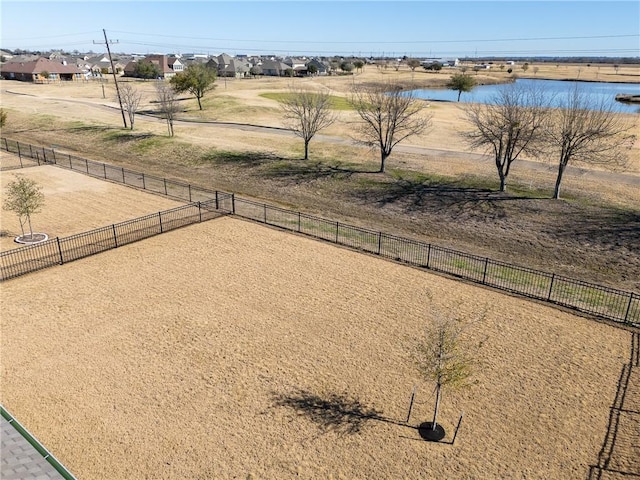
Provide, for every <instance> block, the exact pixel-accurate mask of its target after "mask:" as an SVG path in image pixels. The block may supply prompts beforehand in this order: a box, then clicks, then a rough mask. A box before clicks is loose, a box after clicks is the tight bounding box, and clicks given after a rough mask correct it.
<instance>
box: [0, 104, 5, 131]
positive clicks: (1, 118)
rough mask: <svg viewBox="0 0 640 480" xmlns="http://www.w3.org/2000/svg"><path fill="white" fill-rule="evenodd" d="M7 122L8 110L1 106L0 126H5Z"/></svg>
mask: <svg viewBox="0 0 640 480" xmlns="http://www.w3.org/2000/svg"><path fill="white" fill-rule="evenodd" d="M5 123H7V112H6V111H5V109H4V108H0V128H2V127H4V124H5Z"/></svg>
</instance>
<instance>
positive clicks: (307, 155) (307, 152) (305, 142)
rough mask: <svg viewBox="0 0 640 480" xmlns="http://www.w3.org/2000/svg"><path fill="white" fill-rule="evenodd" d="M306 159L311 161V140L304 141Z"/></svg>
mask: <svg viewBox="0 0 640 480" xmlns="http://www.w3.org/2000/svg"><path fill="white" fill-rule="evenodd" d="M304 159H305V160H309V140H305V141H304Z"/></svg>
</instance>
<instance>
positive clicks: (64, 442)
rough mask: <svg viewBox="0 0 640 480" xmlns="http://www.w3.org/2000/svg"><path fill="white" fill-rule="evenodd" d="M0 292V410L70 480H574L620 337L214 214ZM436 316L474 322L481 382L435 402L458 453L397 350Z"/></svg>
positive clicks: (594, 451)
mask: <svg viewBox="0 0 640 480" xmlns="http://www.w3.org/2000/svg"><path fill="white" fill-rule="evenodd" d="M0 292H1V294H2V298H3V303H2V316H1V320H0V322H1V323H0V332H1V333H2V336H1V338H0V349H1V350H0V351H1V352H2V362H1V374H2V379H3V382H2V383H3V385H2V392H1V398H0V401H1V402H2V404H3V405H5V406H6V407H7V408H8V409H9V410H10V411H11V412H13V413H14V414H15V415H16V416H17V418H19V419H20V421H21V422H22V423H23V424H24V425H26V426H27V428H29V429H30V431H31V432H32V433H34V434H35V435H36V436H37V437H38V438H39V439H40V440H41V441H42V442H43V443H44V444H45V445H46V446H47V447H48V448H49V449H50V450H51V451H52V452H54V454H55V455H56V456H57V457H58V458H59V459H60V460H61V461H62V462H63V463H64V464H65V465H66V466H67V467H68V468H69V469H70V470H71V471H72V472H73V473H74V474H75V475H76V476H77V477H78V478H82V479H104V478H112V479H123V480H124V479H131V478H150V479H151V478H153V479H159V478H166V479H170V478H171V479H184V478H193V479H197V478H200V479H210V478H255V479H257V478H265V479H266V478H273V479H288V478H345V479H358V478H362V479H366V478H388V479H397V478H456V479H516V478H517V479H520V478H531V479H534V478H539V479H549V478H554V479H555V478H558V479H560V478H562V479H569V478H585V477H586V476H587V474H588V471H589V465H592V464H595V463H596V461H597V457H598V453H599V451H600V448H601V445H602V442H603V441H604V438H605V434H606V432H607V424H608V421H609V407H610V406H611V404H612V402H613V399H614V398H615V396H616V387H617V380H618V378H619V375H620V371H621V368H622V365H623V364H624V363H626V362H628V356H629V348H630V342H631V334H630V333H629V332H626V331H624V330H621V329H617V328H614V327H611V326H608V325H605V324H601V323H598V322H595V321H592V320H588V319H585V318H581V317H578V316H575V315H572V314H569V313H566V312H562V311H559V310H556V309H553V308H550V307H547V306H543V305H539V304H537V303H533V302H529V301H526V300H522V299H519V298H515V297H511V296H507V295H504V294H501V293H496V292H492V291H489V290H483V289H480V288H478V287H476V286H471V285H467V284H465V283H462V282H458V281H453V280H449V279H445V278H443V277H439V276H436V275H433V274H431V273H427V272H423V271H420V270H417V269H412V268H409V267H405V266H401V265H397V264H394V263H391V262H387V261H384V260H381V259H378V258H373V257H371V256H368V255H364V254H359V253H356V252H352V251H349V250H346V249H342V248H337V247H334V246H331V245H328V244H324V243H321V242H317V241H313V240H310V239H307V238H304V237H298V236H295V235H292V234H287V233H283V232H280V231H277V230H274V229H269V228H266V227H263V226H259V225H255V224H252V223H249V222H244V221H241V220H236V219H233V218H228V217H226V218H220V219H217V220H212V221H209V222H206V223H203V224H198V225H193V226H190V227H187V228H184V229H181V230H177V231H172V232H169V233H167V234H164V235H161V236H158V237H154V238H150V239H147V240H145V241H141V242H137V243H135V244H130V245H127V246H124V247H121V248H118V249H116V250H111V251H108V252H105V253H103V254H100V255H97V256H93V257H90V258H86V259H83V260H80V261H76V262H72V263H69V264H65V265H63V266H59V267H54V268H50V269H47V270H44V271H40V272H37V273H35V274H30V275H26V276H23V277H19V278H16V279H13V280H10V281H7V282H3V283H2V284H0ZM434 308H437V309H440V310H443V311H449V312H459V313H460V314H462V315H475V314H477V313H478V312H480V311H483V310H486V311H487V315H486V318H485V320H483V321H482V322H481V323H480V324H478V325H477V327H476V328H475V329H474V330H472V335H473V336H474V337H475V338H476V339H479V338H484V339H486V342H485V344H484V346H483V347H482V349H481V350H480V351H479V358H480V363H479V364H478V365H479V368H478V369H477V370H478V372H477V376H476V378H477V380H478V383H477V384H476V385H475V386H473V387H472V388H471V389H469V390H464V391H461V392H457V393H445V395H444V398H443V403H442V412H441V421H442V422H443V424H444V425H445V427H446V428H447V430H448V432H449V434H448V437H447V438H449V439H450V438H451V433H452V431H453V427H454V426H455V423H456V422H457V420H458V415H459V414H460V412H461V411H464V420H463V422H462V427H461V430H460V432H459V435H458V438H457V439H456V443H455V444H454V445H448V444H430V443H427V442H424V441H422V440H421V439H420V437H419V435H418V432H417V431H416V430H415V428H413V427H415V426H416V425H417V424H419V423H421V422H423V421H428V420H430V418H431V415H432V407H433V397H432V390H433V385H432V384H430V383H428V382H425V381H424V380H421V379H420V377H419V376H418V374H417V372H416V369H415V367H414V366H413V364H412V362H411V360H410V358H409V355H408V352H409V351H410V349H411V347H412V345H414V342H415V341H416V339H418V338H419V337H420V335H421V331H422V328H423V326H424V325H425V323H426V322H429V321H430V318H432V315H433V312H434ZM414 385H418V397H417V404H416V405H415V407H414V412H413V415H412V418H411V422H410V424H409V425H405V424H403V421H404V420H405V419H406V415H407V408H408V403H409V397H410V394H411V390H412V388H413V386H414ZM363 413H364V414H374V415H375V416H376V418H368V419H367V418H362V417H361V416H359V415H360V414H363Z"/></svg>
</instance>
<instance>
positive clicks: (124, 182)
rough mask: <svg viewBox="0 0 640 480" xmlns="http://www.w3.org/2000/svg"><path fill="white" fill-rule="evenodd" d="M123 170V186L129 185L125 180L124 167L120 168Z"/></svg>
mask: <svg viewBox="0 0 640 480" xmlns="http://www.w3.org/2000/svg"><path fill="white" fill-rule="evenodd" d="M120 168H121V169H122V183H123V184H125V185H126V184H127V182H126V180H125V179H124V167H120Z"/></svg>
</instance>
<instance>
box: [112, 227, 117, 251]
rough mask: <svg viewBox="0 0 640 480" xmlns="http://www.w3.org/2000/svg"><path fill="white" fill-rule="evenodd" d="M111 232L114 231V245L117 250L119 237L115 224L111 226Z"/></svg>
mask: <svg viewBox="0 0 640 480" xmlns="http://www.w3.org/2000/svg"><path fill="white" fill-rule="evenodd" d="M111 230H113V243H114V244H115V246H116V248H118V235H117V234H116V224H115V223H114V224H112V225H111Z"/></svg>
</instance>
